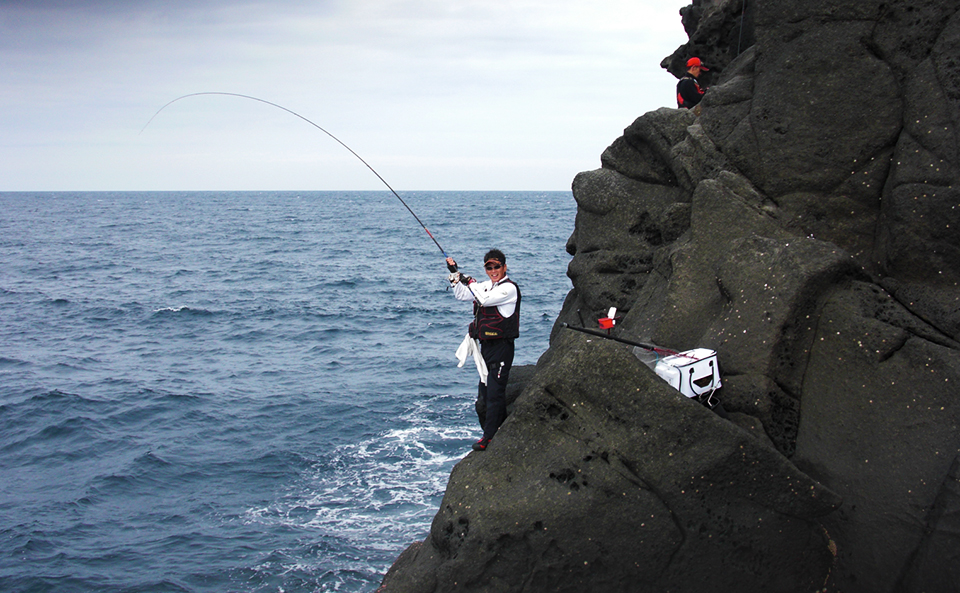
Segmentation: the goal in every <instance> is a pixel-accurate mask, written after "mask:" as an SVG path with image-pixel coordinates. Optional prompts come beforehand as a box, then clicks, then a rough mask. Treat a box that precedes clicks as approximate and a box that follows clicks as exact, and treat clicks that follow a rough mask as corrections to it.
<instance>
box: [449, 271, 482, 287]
mask: <svg viewBox="0 0 960 593" xmlns="http://www.w3.org/2000/svg"><path fill="white" fill-rule="evenodd" d="M447 280H449V281H450V284H456V283H458V282H462V283H463V284H464V285H466V284H470V283H471V282H476V280H474V279H473V278H471V277H470V276H467V275H466V274H462V273H460V272H454V273H452V274H450V276H449V277H448V278H447Z"/></svg>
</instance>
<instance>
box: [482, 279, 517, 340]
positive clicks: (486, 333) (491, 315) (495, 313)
mask: <svg viewBox="0 0 960 593" xmlns="http://www.w3.org/2000/svg"><path fill="white" fill-rule="evenodd" d="M504 282H509V283H510V284H513V285H514V286H515V287H516V289H517V308H516V309H514V310H513V315H511V316H510V317H504V316H503V315H501V314H500V309H499V308H497V307H496V306H494V307H481V306H480V305H479V304H478V303H477V301H473V318H474V319H473V323H471V324H470V337H471V338H476V339H478V340H498V339H501V338H509V339H513V338H516V337H517V336H519V335H520V287H519V286H517V283H516V282H514V281H513V280H510V279H509V278H507V279H506V280H504Z"/></svg>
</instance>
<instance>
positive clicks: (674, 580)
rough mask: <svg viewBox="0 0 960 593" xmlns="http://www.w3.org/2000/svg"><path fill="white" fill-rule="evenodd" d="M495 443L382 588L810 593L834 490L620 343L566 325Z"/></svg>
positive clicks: (470, 463)
mask: <svg viewBox="0 0 960 593" xmlns="http://www.w3.org/2000/svg"><path fill="white" fill-rule="evenodd" d="M553 348H554V349H555V350H556V352H555V353H554V360H555V362H554V363H553V364H551V365H549V366H546V367H544V368H541V369H540V370H539V371H538V372H537V375H536V376H535V378H534V379H533V381H532V383H531V384H530V385H529V386H528V387H527V389H526V391H525V392H524V394H523V396H522V397H521V398H520V399H519V400H518V402H517V407H516V409H515V411H514V414H513V415H512V416H511V417H510V418H509V419H508V420H507V422H506V423H505V424H504V425H503V427H502V428H501V430H500V433H498V435H497V439H496V440H495V441H494V442H493V443H492V444H491V445H490V447H489V448H488V449H487V450H486V451H485V452H483V453H472V454H470V455H469V456H468V457H467V458H466V459H465V460H464V461H462V462H461V463H460V464H458V465H457V467H456V468H455V469H454V471H453V474H452V475H451V477H450V483H449V484H448V487H447V491H446V495H445V496H444V500H443V502H442V504H441V509H440V512H439V513H438V514H437V517H436V518H435V519H434V522H433V526H432V529H431V535H430V537H429V538H428V539H427V540H426V541H425V542H423V543H422V544H419V545H417V546H415V547H413V548H411V549H409V550H408V551H407V552H405V553H404V555H403V556H401V558H400V559H398V561H397V562H396V563H395V564H394V566H393V567H392V568H391V570H390V572H389V573H388V574H387V576H386V578H385V579H384V586H383V590H384V591H391V592H404V591H437V592H441V591H454V590H456V591H504V592H509V591H551V592H556V591H585V590H587V591H609V592H616V591H625V592H626V591H637V590H650V591H665V590H670V591H681V592H682V591H702V590H704V586H705V584H709V587H708V588H710V589H711V590H717V591H720V590H722V591H793V590H806V591H810V590H813V589H815V588H817V587H818V586H819V585H821V584H822V583H823V581H824V579H825V578H826V576H827V573H828V572H829V570H830V567H831V564H832V562H833V555H832V553H831V551H830V550H831V548H830V541H829V538H827V536H826V535H825V533H824V531H823V529H822V528H821V527H820V524H819V518H820V517H822V516H823V515H825V514H827V513H830V512H831V511H832V510H833V509H834V508H835V507H836V505H837V504H839V499H838V498H837V497H836V496H835V495H834V494H833V493H832V492H830V491H829V490H827V489H825V488H823V487H822V486H821V485H820V484H818V483H817V482H815V481H814V480H811V479H810V478H809V477H807V476H806V475H804V474H803V472H801V471H799V470H798V469H797V468H796V467H794V466H793V465H792V464H791V463H790V462H789V461H788V460H787V459H786V458H785V457H783V456H782V455H780V454H779V453H777V452H776V451H775V450H774V449H773V448H771V447H770V446H769V445H767V444H765V443H764V442H762V441H760V440H758V439H756V438H754V437H753V436H751V435H750V434H748V433H747V432H745V431H743V430H741V429H740V428H738V427H736V426H734V425H733V424H731V423H729V422H726V421H724V420H721V419H720V418H719V417H717V416H716V415H715V414H713V413H712V412H710V411H709V410H707V409H706V408H704V407H703V406H701V405H699V404H697V403H695V402H693V401H691V400H688V399H686V398H684V397H682V396H681V395H680V394H679V393H678V392H676V391H674V390H673V389H671V388H670V387H668V386H667V385H666V384H665V383H664V382H663V381H661V380H660V379H659V378H658V377H656V375H654V374H653V372H652V371H650V370H649V369H648V368H647V367H646V366H645V365H644V364H642V363H641V362H640V361H639V360H637V359H636V357H634V356H633V354H632V353H631V350H630V348H629V346H624V345H621V344H616V343H613V342H609V341H605V340H597V339H589V338H586V337H582V336H581V335H580V334H576V335H573V332H567V334H565V335H564V337H563V338H561V339H559V340H557V344H555V345H554V346H553Z"/></svg>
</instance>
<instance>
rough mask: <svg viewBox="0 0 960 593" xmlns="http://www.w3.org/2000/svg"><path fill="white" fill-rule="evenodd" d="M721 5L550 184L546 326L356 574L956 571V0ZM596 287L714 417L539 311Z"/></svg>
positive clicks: (690, 578) (706, 6) (431, 584)
mask: <svg viewBox="0 0 960 593" xmlns="http://www.w3.org/2000/svg"><path fill="white" fill-rule="evenodd" d="M741 2H742V0H729V1H728V0H715V1H712V2H710V1H703V2H694V4H693V5H691V6H689V7H687V8H686V9H684V10H683V11H681V12H682V15H683V23H684V26H685V27H686V30H687V32H688V34H689V36H690V43H689V44H688V45H687V46H684V47H682V48H680V49H679V50H678V51H677V52H676V53H675V54H674V55H673V56H671V57H668V58H666V59H665V60H664V63H663V66H664V67H665V68H668V69H669V70H671V71H672V72H674V73H679V72H678V67H679V65H682V63H683V61H684V60H685V58H686V57H687V56H689V55H698V56H699V57H701V58H702V59H703V60H704V61H705V62H706V63H707V64H708V65H710V66H711V67H712V70H711V72H712V74H713V75H714V79H713V80H712V81H711V84H710V89H709V90H708V92H707V94H706V95H705V97H704V100H703V103H702V106H703V107H702V112H701V114H700V115H699V116H697V115H695V114H694V113H692V112H689V111H680V110H676V109H670V108H664V109H660V110H658V111H655V112H651V113H647V114H645V115H643V116H641V117H640V118H639V119H637V120H636V121H635V122H633V124H631V125H630V126H629V127H628V128H627V129H626V130H625V131H624V134H623V136H622V137H620V138H618V139H617V140H615V141H614V142H613V144H612V145H611V146H610V147H609V148H608V149H607V150H606V151H605V152H604V154H603V155H602V157H601V163H602V168H600V169H598V170H595V171H590V172H586V173H581V174H580V175H578V176H577V177H576V178H575V180H574V182H573V192H574V197H575V199H576V201H577V204H578V213H577V220H576V226H575V230H574V232H573V234H572V236H571V237H570V241H569V243H568V245H567V249H568V251H569V252H570V253H571V255H573V260H572V261H571V263H570V267H569V272H568V273H569V275H570V277H571V279H572V281H573V285H574V289H573V290H572V291H571V292H570V294H569V295H568V297H567V299H566V302H565V304H564V307H563V310H562V312H561V314H560V317H559V319H558V322H557V326H556V328H555V329H554V332H553V336H552V340H551V346H550V349H549V350H548V351H547V352H546V353H545V354H544V355H543V357H542V358H541V359H540V361H539V363H538V364H537V368H536V371H535V373H532V377H530V378H529V380H528V381H527V383H526V385H525V389H524V390H523V392H522V394H521V395H520V396H519V397H518V398H517V400H516V402H515V404H514V408H513V411H512V413H511V415H510V417H509V418H508V419H507V422H506V423H505V424H504V426H503V428H502V429H501V432H500V433H499V434H498V436H497V438H496V440H495V441H494V442H493V443H492V444H491V445H490V447H489V448H488V450H487V451H485V452H483V453H471V454H470V455H468V456H467V457H466V458H465V459H464V460H463V461H462V462H460V463H459V464H458V465H457V466H456V468H455V469H454V471H453V473H452V474H451V477H450V482H449V485H448V488H447V492H446V495H445V497H444V500H443V502H442V505H441V508H440V510H439V512H438V514H437V516H436V518H435V519H434V522H433V525H432V527H431V531H430V535H429V537H428V538H427V539H426V540H425V541H424V542H420V543H417V544H414V545H413V546H411V547H410V548H409V549H407V550H406V551H405V552H404V553H403V554H402V555H401V556H400V558H398V559H397V561H396V563H395V564H394V566H393V568H392V569H391V570H390V572H389V573H388V574H387V575H386V577H385V579H384V584H383V588H382V589H383V590H384V591H389V592H404V591H411V592H414V591H416V592H421V591H422V592H427V591H437V592H440V591H581V592H582V591H604V592H606V591H698V592H699V591H750V592H755V591H765V592H766V591H814V590H827V591H844V592H847V593H850V592H869V593H882V592H888V591H889V592H921V591H936V592H940V591H960V427H958V425H960V343H958V341H960V285H958V281H960V234H958V233H957V229H958V227H960V191H958V189H956V188H954V185H956V184H957V181H958V175H960V169H958V165H960V162H958V156H960V155H958V137H957V131H958V127H957V120H958V118H960V68H958V65H960V2H958V1H957V0H910V1H900V0H887V1H884V2H881V1H877V0H833V1H831V2H825V1H823V0H798V1H797V2H791V3H787V2H774V1H773V0H754V1H753V2H751V3H749V4H748V5H747V6H746V7H745V6H744V5H743V4H742V3H741ZM734 44H736V45H734ZM611 306H616V307H618V309H619V310H620V312H621V313H622V314H623V319H622V320H621V322H620V323H619V324H618V325H617V327H616V329H615V335H618V336H620V337H623V338H629V339H632V340H640V341H645V342H654V343H656V344H660V345H663V346H666V347H669V348H672V349H675V350H686V349H690V348H694V347H704V348H711V349H714V350H716V351H717V352H718V357H719V363H720V367H721V371H722V374H723V383H724V386H723V388H722V390H721V391H720V392H719V393H720V395H721V399H722V401H723V405H724V407H725V408H726V410H727V411H728V412H729V417H728V418H726V419H724V418H721V417H720V416H718V415H717V414H714V413H713V412H711V411H710V410H708V409H707V408H705V407H703V406H701V405H699V404H697V403H696V402H695V401H693V400H688V399H686V398H684V397H683V396H682V395H681V394H680V393H679V392H677V391H675V390H673V389H672V388H670V387H669V386H668V385H667V384H666V383H665V382H663V381H662V380H660V379H659V378H658V377H657V376H656V375H655V374H654V373H653V372H652V371H651V370H650V369H649V368H648V367H646V366H645V365H644V364H642V363H641V362H640V361H639V360H638V359H637V357H636V356H634V354H633V352H632V351H631V349H630V347H629V346H625V345H623V344H620V343H617V342H613V341H609V340H603V339H598V338H593V337H591V336H587V335H584V334H581V333H577V332H572V331H570V330H566V329H563V328H562V327H561V324H562V323H569V324H571V325H580V323H581V321H580V320H581V319H583V320H585V321H586V322H587V323H588V324H590V323H591V322H593V323H595V320H596V319H597V318H598V317H602V316H603V314H604V313H605V312H606V310H607V309H608V308H609V307H611Z"/></svg>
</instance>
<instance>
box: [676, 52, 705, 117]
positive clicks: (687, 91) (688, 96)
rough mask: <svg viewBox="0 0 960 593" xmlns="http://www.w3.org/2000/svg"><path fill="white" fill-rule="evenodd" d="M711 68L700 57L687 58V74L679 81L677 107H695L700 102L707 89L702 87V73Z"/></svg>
mask: <svg viewBox="0 0 960 593" xmlns="http://www.w3.org/2000/svg"><path fill="white" fill-rule="evenodd" d="M709 70H710V69H709V68H707V67H706V66H704V65H703V62H701V61H700V58H690V59H689V60H687V75H686V76H684V77H683V78H681V79H680V81H679V82H677V107H679V108H681V109H693V108H694V107H696V106H697V105H699V104H700V100H701V99H703V93H705V92H706V89H704V88H701V87H700V73H701V71H702V72H707V71H709Z"/></svg>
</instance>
